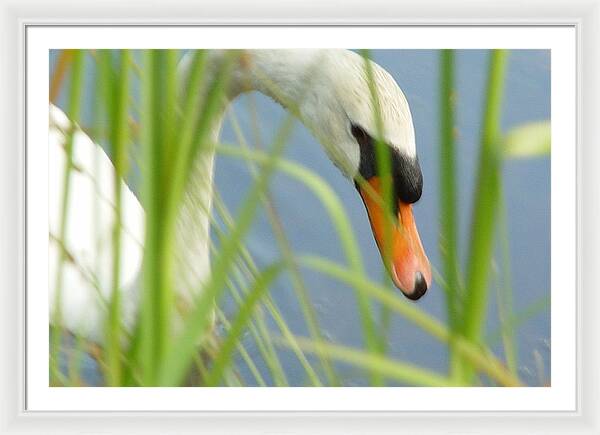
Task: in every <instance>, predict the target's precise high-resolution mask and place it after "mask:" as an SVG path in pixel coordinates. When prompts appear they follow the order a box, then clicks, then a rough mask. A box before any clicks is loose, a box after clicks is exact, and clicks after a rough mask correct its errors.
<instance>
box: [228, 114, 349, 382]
mask: <svg viewBox="0 0 600 435" xmlns="http://www.w3.org/2000/svg"><path fill="white" fill-rule="evenodd" d="M252 112H256V110H253V111H252ZM230 114H231V116H230V117H231V122H232V125H233V128H234V131H235V132H236V136H237V138H238V141H239V142H240V144H241V145H242V147H244V148H245V149H246V150H248V151H250V146H249V145H248V142H247V141H246V138H245V136H244V134H243V132H242V129H241V127H240V125H239V122H238V120H237V117H236V116H235V112H234V111H231V112H230ZM248 164H249V165H250V169H251V171H252V174H253V176H254V177H256V176H257V173H258V168H257V167H256V163H255V162H253V161H248ZM263 202H264V204H265V208H266V211H267V218H268V219H269V223H270V224H271V228H272V230H273V234H274V235H275V240H276V241H277V245H278V247H279V251H280V253H281V255H282V257H283V259H284V261H285V263H286V268H287V270H288V271H289V273H290V277H291V280H292V287H293V288H294V291H295V294H296V297H297V298H298V302H299V304H300V309H301V311H302V315H303V317H304V320H305V323H306V325H307V328H308V331H309V334H310V336H311V337H312V338H313V339H315V340H321V339H322V338H323V337H322V336H321V328H320V326H319V320H318V316H317V312H316V310H315V309H314V307H313V305H312V303H311V300H310V295H309V292H308V289H307V288H306V285H305V284H304V280H303V278H302V275H301V274H300V270H299V268H298V264H297V263H296V261H295V258H294V254H293V252H292V248H291V246H290V243H289V241H288V239H287V237H286V234H285V230H284V228H283V224H282V222H281V220H280V218H279V215H278V213H277V210H276V208H275V206H274V205H273V200H272V198H271V196H270V194H269V192H266V194H265V197H264V198H263ZM288 337H289V336H288ZM292 347H293V349H294V350H295V351H296V352H298V351H300V349H299V348H298V347H295V346H292ZM300 352H301V351H300ZM317 356H318V358H319V361H320V363H321V367H322V368H323V371H324V373H325V376H326V377H327V382H328V385H329V386H339V385H340V382H339V379H338V378H337V376H336V373H335V369H334V367H333V365H332V364H331V361H329V360H328V359H327V358H326V357H325V355H317ZM300 361H301V363H302V364H303V365H304V366H305V369H306V370H307V372H306V373H307V375H308V378H309V379H310V381H311V382H312V383H313V385H321V381H320V379H318V377H317V375H316V373H315V372H314V371H313V370H312V367H311V366H310V365H309V364H308V365H305V364H307V363H308V361H307V360H306V359H305V358H303V355H302V356H301V359H300Z"/></svg>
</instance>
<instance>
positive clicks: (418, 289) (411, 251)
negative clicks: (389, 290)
mask: <svg viewBox="0 0 600 435" xmlns="http://www.w3.org/2000/svg"><path fill="white" fill-rule="evenodd" d="M367 182H368V184H369V185H370V186H371V188H372V190H373V191H374V192H367V191H366V190H365V189H363V188H362V187H359V192H360V195H361V197H362V199H363V202H364V203H365V207H366V208H367V213H368V214H369V221H370V222H371V229H372V230H373V235H374V236H375V241H376V242H377V247H378V248H379V252H380V253H381V258H382V259H383V262H384V264H385V266H386V268H387V270H388V272H389V274H390V276H391V278H392V280H393V281H394V284H395V285H396V287H398V288H399V289H400V290H401V291H402V293H404V295H405V296H406V297H407V298H409V299H412V300H417V299H419V298H420V297H421V296H423V295H424V294H425V292H426V291H427V288H428V287H429V286H430V285H431V266H430V265H429V260H428V259H427V256H426V255H425V251H424V249H423V245H422V244H421V239H420V238H419V233H418V231H417V226H416V224H415V218H414V216H413V213H412V205H411V204H407V203H404V202H402V201H398V221H397V222H388V223H386V216H385V211H384V209H383V206H382V202H383V201H382V186H381V182H380V179H379V177H372V178H370V179H369V180H367ZM369 190H370V189H369ZM386 225H387V226H388V228H386ZM386 231H387V232H388V233H389V234H388V237H386ZM386 257H387V258H386Z"/></svg>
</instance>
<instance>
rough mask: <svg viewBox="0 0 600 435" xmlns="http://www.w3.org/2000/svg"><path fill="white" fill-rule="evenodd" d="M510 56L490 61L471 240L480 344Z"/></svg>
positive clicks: (470, 306)
mask: <svg viewBox="0 0 600 435" xmlns="http://www.w3.org/2000/svg"><path fill="white" fill-rule="evenodd" d="M506 60H507V52H506V51H505V50H492V51H491V52H490V58H489V70H488V83H487V89H486V104H485V107H484V117H483V131H482V136H481V147H480V154H479V167H478V170H477V182H476V184H475V186H476V187H475V189H476V190H475V194H474V199H473V201H474V202H473V217H472V221H471V227H470V228H471V239H470V245H469V256H468V261H467V280H466V293H465V302H464V311H463V316H462V317H463V334H464V336H465V338H466V339H467V340H469V341H471V342H473V343H476V344H483V343H481V340H482V337H483V332H484V331H483V329H484V326H485V322H484V320H485V319H486V316H487V312H488V292H489V277H490V268H491V265H492V257H493V250H494V241H495V236H496V224H497V217H498V211H499V210H498V208H499V200H500V182H501V181H500V180H501V169H502V168H501V163H502V156H503V154H502V150H501V148H500V144H501V131H500V116H501V113H502V100H503V98H502V97H503V94H504V84H505V72H506ZM461 376H462V378H463V380H465V381H467V382H470V381H471V380H472V377H473V369H472V367H470V366H469V365H468V364H465V365H464V370H463V372H462V374H461Z"/></svg>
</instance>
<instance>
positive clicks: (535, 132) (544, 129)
mask: <svg viewBox="0 0 600 435" xmlns="http://www.w3.org/2000/svg"><path fill="white" fill-rule="evenodd" d="M551 136H552V131H551V126H550V121H538V122H530V123H527V124H524V125H520V126H518V127H515V128H513V129H512V130H510V131H509V132H508V133H507V134H506V136H504V139H503V140H502V149H503V151H504V155H505V156H506V157H509V158H529V157H543V156H549V155H550V148H551Z"/></svg>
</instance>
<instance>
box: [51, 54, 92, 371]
mask: <svg viewBox="0 0 600 435" xmlns="http://www.w3.org/2000/svg"><path fill="white" fill-rule="evenodd" d="M68 52H69V54H70V56H69V57H70V59H71V86H70V93H69V102H68V109H67V116H68V117H69V119H70V120H71V128H70V129H69V131H68V132H67V137H66V143H65V150H66V154H67V162H66V170H65V174H64V178H63V187H62V192H63V194H62V198H61V205H60V207H61V208H60V210H61V215H60V226H59V234H58V241H59V243H58V247H59V259H58V270H57V273H56V283H55V289H56V293H55V298H56V303H55V305H54V306H55V307H56V310H55V312H54V313H52V316H53V323H54V325H55V326H56V328H55V331H54V333H53V335H52V343H51V347H50V351H51V352H50V372H51V373H52V374H54V376H55V378H56V379H60V378H62V373H61V370H60V367H59V359H60V356H59V355H60V351H61V344H62V335H63V333H64V331H63V328H62V312H61V309H62V301H61V297H62V286H63V272H64V263H65V261H66V257H67V253H66V251H65V247H64V243H63V242H62V241H64V240H66V235H67V230H68V225H69V222H68V219H67V216H68V213H67V210H68V209H69V201H70V191H71V173H72V170H73V138H74V135H75V129H76V124H78V123H79V116H80V111H81V102H82V100H83V99H82V98H81V96H82V92H83V61H84V52H83V51H82V50H68ZM65 57H68V56H65ZM63 73H64V71H63ZM63 73H61V74H63Z"/></svg>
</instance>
